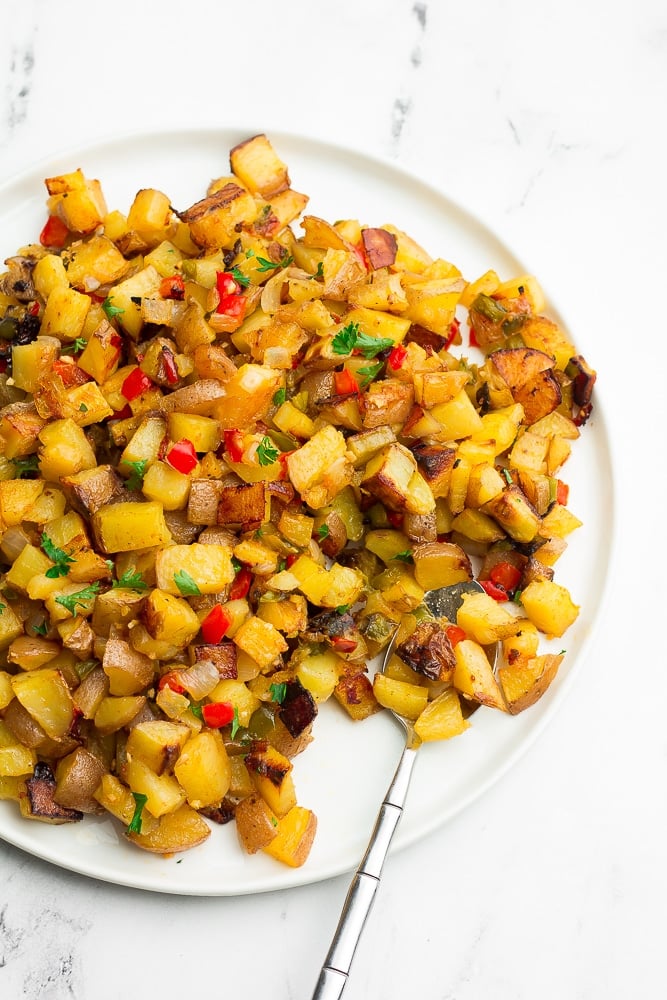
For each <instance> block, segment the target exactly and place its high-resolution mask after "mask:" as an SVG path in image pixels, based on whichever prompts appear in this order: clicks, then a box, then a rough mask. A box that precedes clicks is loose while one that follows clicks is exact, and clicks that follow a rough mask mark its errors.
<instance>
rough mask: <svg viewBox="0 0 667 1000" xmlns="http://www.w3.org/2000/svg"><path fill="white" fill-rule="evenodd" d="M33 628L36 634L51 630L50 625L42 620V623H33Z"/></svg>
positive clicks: (43, 633)
mask: <svg viewBox="0 0 667 1000" xmlns="http://www.w3.org/2000/svg"><path fill="white" fill-rule="evenodd" d="M3 607H4V605H3ZM32 630H33V632H34V633H35V635H46V633H47V632H48V631H49V626H48V625H47V624H46V622H42V624H41V625H33V626H32Z"/></svg>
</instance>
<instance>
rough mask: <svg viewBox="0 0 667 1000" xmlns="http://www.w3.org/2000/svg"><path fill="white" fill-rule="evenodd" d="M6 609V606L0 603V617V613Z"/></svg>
mask: <svg viewBox="0 0 667 1000" xmlns="http://www.w3.org/2000/svg"><path fill="white" fill-rule="evenodd" d="M6 607H7V605H6V604H2V603H0V615H1V614H2V612H3V611H4V610H5V608H6Z"/></svg>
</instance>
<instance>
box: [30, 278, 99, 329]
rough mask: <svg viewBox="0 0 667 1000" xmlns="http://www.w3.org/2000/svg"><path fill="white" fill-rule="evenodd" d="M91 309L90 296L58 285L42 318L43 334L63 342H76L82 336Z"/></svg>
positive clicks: (48, 300) (51, 294)
mask: <svg viewBox="0 0 667 1000" xmlns="http://www.w3.org/2000/svg"><path fill="white" fill-rule="evenodd" d="M89 309H90V296H88V295H83V294H82V293H81V292H77V291H76V290H75V289H74V288H69V287H65V286H63V285H56V286H55V287H54V288H53V289H52V290H51V292H50V293H49V297H48V299H47V300H46V306H45V307H44V315H43V316H42V326H41V333H42V335H43V336H46V335H49V334H50V335H51V336H54V337H59V338H60V339H61V340H65V341H68V340H76V338H77V337H80V336H81V331H82V330H83V324H84V322H85V319H86V316H87V315H88V310H89Z"/></svg>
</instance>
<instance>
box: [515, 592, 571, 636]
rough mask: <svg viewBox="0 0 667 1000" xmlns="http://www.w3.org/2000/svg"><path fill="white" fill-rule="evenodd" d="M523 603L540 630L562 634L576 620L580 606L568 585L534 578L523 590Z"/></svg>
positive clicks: (555, 634)
mask: <svg viewBox="0 0 667 1000" xmlns="http://www.w3.org/2000/svg"><path fill="white" fill-rule="evenodd" d="M521 603H522V605H523V609H524V611H525V612H526V614H527V615H528V617H529V618H530V620H531V621H532V622H533V623H534V624H535V625H537V627H538V629H539V630H540V632H544V633H545V634H546V635H549V636H561V635H563V633H564V632H566V631H567V629H568V628H569V627H570V625H572V623H573V622H574V621H576V619H577V617H578V615H579V607H578V605H576V604H575V603H574V601H573V600H572V598H571V597H570V593H569V591H568V590H567V588H566V587H563V586H562V585H561V584H559V583H554V582H553V581H550V580H534V581H533V582H532V583H529V584H528V586H527V587H526V588H525V589H524V590H522V591H521Z"/></svg>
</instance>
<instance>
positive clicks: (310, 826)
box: [264, 806, 317, 868]
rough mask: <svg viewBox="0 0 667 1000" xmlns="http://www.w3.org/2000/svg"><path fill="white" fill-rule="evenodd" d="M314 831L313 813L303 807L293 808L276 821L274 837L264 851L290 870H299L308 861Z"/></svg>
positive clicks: (314, 818)
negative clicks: (276, 826) (276, 827)
mask: <svg viewBox="0 0 667 1000" xmlns="http://www.w3.org/2000/svg"><path fill="white" fill-rule="evenodd" d="M316 830H317V817H316V816H315V813H314V812H311V810H310V809H305V808H304V807H303V806H294V808H293V809H290V811H289V812H288V813H287V815H286V816H285V817H284V818H283V819H281V820H279V821H278V829H277V833H276V836H275V837H274V838H273V839H272V840H271V841H270V843H269V844H267V846H266V847H264V851H265V852H266V853H267V854H270V855H271V857H272V858H275V859H276V861H282V863H283V864H285V865H289V866H290V868H300V867H301V865H303V864H305V862H306V860H307V859H308V855H309V854H310V849H311V847H312V845H313V840H314V839H315V833H316Z"/></svg>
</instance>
